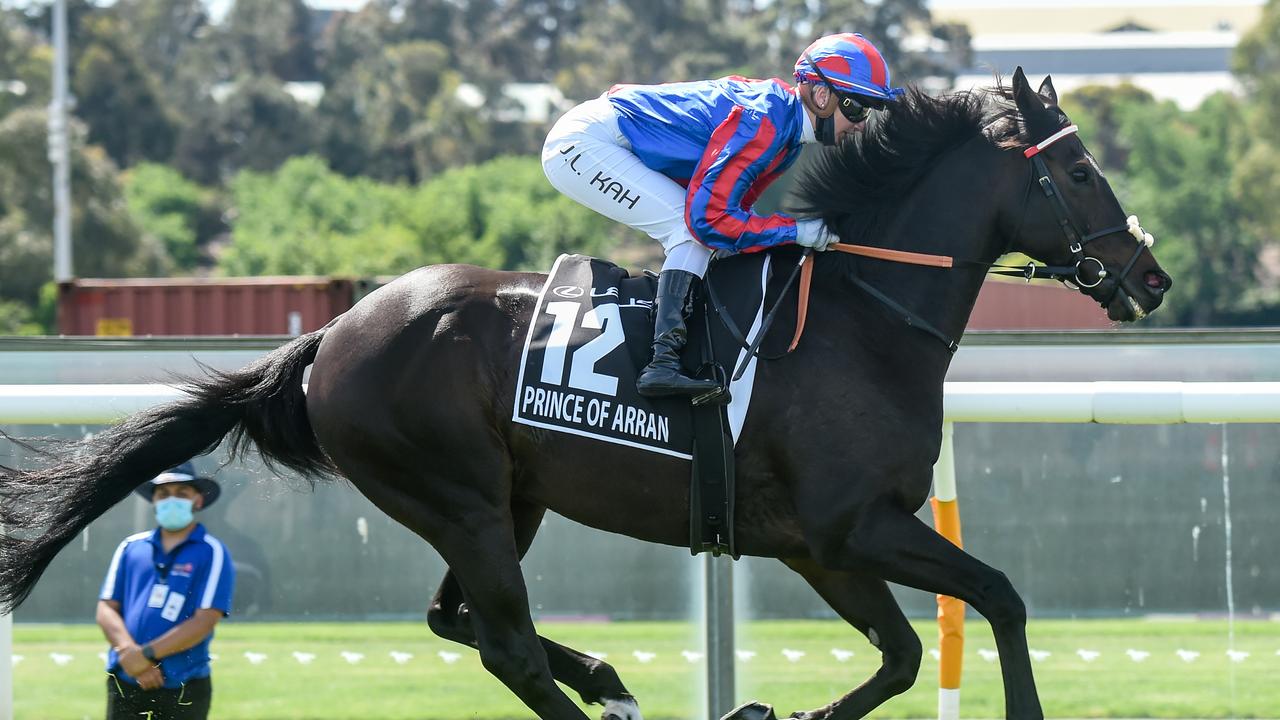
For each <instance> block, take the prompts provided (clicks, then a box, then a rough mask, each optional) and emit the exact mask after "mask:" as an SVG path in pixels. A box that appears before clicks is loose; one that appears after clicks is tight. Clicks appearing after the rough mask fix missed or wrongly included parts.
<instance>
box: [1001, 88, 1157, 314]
mask: <svg viewBox="0 0 1280 720" xmlns="http://www.w3.org/2000/svg"><path fill="white" fill-rule="evenodd" d="M1006 95H1011V96H1012V100H1013V102H1014V103H1015V104H1016V106H1017V118H1020V120H1021V123H1022V128H1021V129H1022V132H1021V133H1019V135H1020V136H1021V138H1022V142H1021V143H1020V145H1021V146H1022V147H1020V148H1019V149H1020V150H1022V155H1023V156H1024V157H1025V158H1026V160H1025V162H1027V165H1028V166H1029V167H1028V174H1029V178H1028V181H1027V185H1026V192H1025V193H1024V194H1023V195H1022V196H1021V197H1011V198H1008V199H1007V203H1006V205H1005V212H1004V213H1003V218H1004V222H1003V226H1004V229H1005V232H1006V237H1007V238H1008V242H1009V245H1008V246H1009V248H1010V249H1012V250H1016V251H1018V252H1021V253H1024V254H1026V255H1028V256H1030V257H1032V258H1035V259H1036V260H1040V261H1042V262H1045V263H1047V264H1049V265H1050V266H1052V268H1051V269H1052V270H1053V271H1054V272H1049V273H1042V274H1040V275H1039V276H1047V277H1056V278H1057V279H1061V280H1064V281H1066V282H1068V283H1070V284H1072V285H1075V286H1076V287H1078V288H1079V289H1080V291H1081V292H1083V293H1085V294H1087V295H1088V296H1090V297H1091V298H1093V299H1094V300H1097V301H1098V303H1099V304H1101V305H1102V307H1103V308H1105V309H1106V311H1107V317H1109V318H1111V319H1112V320H1122V321H1128V320H1138V319H1141V318H1143V317H1146V316H1147V315H1148V314H1149V313H1150V312H1151V311H1153V310H1155V309H1156V308H1157V307H1159V306H1160V303H1161V301H1163V299H1164V294H1165V293H1166V292H1167V291H1168V290H1169V288H1170V287H1172V285H1173V281H1172V280H1171V279H1170V278H1169V276H1168V275H1167V274H1165V272H1164V271H1163V270H1161V269H1160V265H1159V264H1158V263H1157V262H1156V259H1155V257H1154V256H1152V254H1151V245H1152V243H1153V242H1154V239H1153V238H1152V236H1151V234H1150V233H1148V232H1146V231H1145V230H1143V229H1142V226H1141V225H1140V224H1139V223H1138V220H1137V218H1136V217H1135V216H1132V215H1128V214H1126V213H1125V211H1124V209H1123V208H1122V207H1121V206H1120V201H1119V200H1117V199H1116V196H1115V193H1114V192H1113V191H1112V189H1111V185H1110V184H1109V183H1108V182H1107V178H1106V176H1105V175H1104V174H1103V172H1102V168H1101V167H1099V166H1098V163H1097V161H1096V160H1095V159H1094V158H1093V155H1091V154H1090V153H1089V151H1088V150H1087V149H1086V148H1085V146H1084V143H1083V142H1082V141H1081V140H1080V137H1079V136H1078V135H1077V134H1076V132H1075V126H1074V125H1072V124H1071V121H1070V119H1069V118H1068V117H1067V115H1066V113H1064V112H1063V111H1062V109H1061V108H1059V107H1058V94H1057V92H1056V91H1055V90H1054V88H1053V81H1052V79H1051V78H1049V77H1047V76H1046V77H1045V79H1044V82H1043V83H1041V85H1040V88H1039V90H1038V91H1033V90H1032V89H1031V86H1030V84H1028V82H1027V77H1026V75H1025V74H1024V73H1023V71H1022V68H1021V67H1019V68H1018V69H1017V71H1015V72H1014V75H1013V87H1012V88H1011V89H1010V90H1008V91H1006ZM1014 121H1015V122H1016V121H1017V120H1016V119H1015V120H1014ZM1028 140H1030V142H1031V143H1032V144H1031V145H1030V147H1026V145H1027V141H1028ZM1020 162H1023V161H1022V160H1020Z"/></svg>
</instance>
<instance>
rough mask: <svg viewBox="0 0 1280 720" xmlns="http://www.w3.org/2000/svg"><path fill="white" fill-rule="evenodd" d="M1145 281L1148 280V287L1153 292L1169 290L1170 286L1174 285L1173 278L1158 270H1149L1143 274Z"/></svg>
mask: <svg viewBox="0 0 1280 720" xmlns="http://www.w3.org/2000/svg"><path fill="white" fill-rule="evenodd" d="M1143 281H1144V282H1146V284H1147V288H1148V289H1150V290H1151V291H1152V292H1157V293H1163V292H1168V291H1169V288H1171V287H1173V278H1171V277H1169V276H1168V275H1165V274H1164V273H1162V272H1160V271H1158V270H1148V271H1147V274H1146V275H1144V276H1143Z"/></svg>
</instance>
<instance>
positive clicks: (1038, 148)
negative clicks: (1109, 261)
mask: <svg viewBox="0 0 1280 720" xmlns="http://www.w3.org/2000/svg"><path fill="white" fill-rule="evenodd" d="M1078 131H1079V128H1078V127H1077V126H1075V125H1068V126H1067V127H1065V128H1062V129H1061V130H1059V131H1058V132H1056V133H1054V134H1052V135H1050V136H1049V137H1047V138H1045V139H1044V140H1043V141H1041V142H1040V143H1038V144H1036V145H1033V146H1031V147H1029V148H1027V149H1026V150H1024V151H1023V152H1022V155H1023V156H1024V157H1026V158H1027V159H1029V160H1030V161H1031V180H1030V182H1029V183H1028V184H1027V193H1026V195H1025V196H1024V197H1023V205H1022V213H1021V217H1020V218H1019V220H1018V228H1017V229H1016V230H1015V231H1014V234H1013V237H1014V238H1015V239H1016V238H1017V237H1018V235H1019V234H1020V233H1021V232H1022V222H1023V220H1024V219H1025V218H1026V212H1027V205H1028V204H1029V203H1030V197H1031V189H1032V188H1033V187H1035V186H1036V185H1039V186H1040V190H1041V191H1042V192H1043V193H1044V196H1045V198H1046V199H1048V201H1049V207H1050V208H1052V209H1053V214H1054V216H1055V218H1056V219H1057V221H1058V227H1060V228H1062V233H1063V234H1064V235H1065V236H1066V238H1067V243H1068V245H1067V249H1068V250H1069V251H1070V252H1071V255H1072V260H1073V261H1074V264H1073V265H1068V266H1053V265H1035V264H1029V265H1027V266H1026V267H1025V268H1022V269H1021V270H1020V271H1018V272H1016V273H1011V272H1000V271H997V272H996V273H995V274H997V275H1021V276H1023V277H1025V278H1026V279H1027V280H1031V279H1032V278H1045V279H1049V280H1058V281H1059V282H1062V283H1064V284H1072V285H1075V286H1076V287H1077V288H1079V289H1080V290H1081V291H1082V292H1083V291H1084V290H1088V289H1092V288H1095V287H1097V286H1099V285H1101V284H1102V282H1103V281H1104V280H1106V278H1107V277H1108V276H1109V273H1108V272H1107V269H1106V266H1105V265H1103V264H1102V261H1101V260H1099V259H1098V258H1096V257H1093V256H1092V255H1087V254H1085V246H1086V245H1088V244H1089V243H1090V242H1093V241H1094V240H1097V239H1098V238H1101V237H1106V236H1108V235H1114V234H1116V233H1121V232H1123V233H1129V234H1130V235H1132V236H1133V237H1134V239H1135V240H1136V241H1137V246H1138V247H1137V249H1136V250H1134V253H1133V256H1132V257H1130V258H1129V261H1128V262H1126V263H1125V265H1124V268H1123V269H1122V270H1121V271H1120V276H1119V277H1117V278H1116V279H1115V286H1114V287H1113V288H1112V289H1111V294H1109V295H1108V296H1107V298H1106V299H1105V300H1099V302H1100V303H1101V304H1102V306H1103V307H1106V306H1107V305H1110V304H1111V302H1112V301H1113V300H1115V297H1116V294H1117V293H1120V292H1123V290H1122V285H1123V284H1124V279H1125V278H1126V277H1128V275H1129V271H1131V270H1133V266H1134V265H1135V264H1137V262H1138V258H1139V257H1140V256H1141V255H1142V251H1143V250H1144V249H1146V248H1149V247H1151V245H1152V244H1153V243H1154V242H1155V238H1153V237H1152V236H1151V233H1148V232H1146V231H1144V230H1143V229H1142V225H1141V224H1140V223H1139V222H1138V217H1137V216H1136V215H1130V216H1129V217H1128V218H1126V219H1125V224H1124V225H1113V226H1111V227H1107V228H1103V229H1101V230H1098V231H1097V232H1093V233H1089V234H1088V235H1084V234H1083V233H1081V232H1080V230H1079V228H1078V227H1076V224H1075V222H1074V221H1073V220H1072V219H1071V209H1070V208H1068V207H1067V203H1066V201H1065V200H1063V198H1062V192H1061V191H1060V190H1059V189H1058V186H1057V184H1056V183H1054V181H1053V176H1052V175H1051V174H1050V173H1049V166H1048V164H1046V163H1045V161H1044V158H1043V157H1041V156H1040V154H1041V152H1042V151H1044V149H1045V148H1047V147H1049V146H1050V145H1052V144H1054V143H1055V142H1057V141H1059V140H1061V139H1062V138H1064V137H1067V136H1068V135H1073V134H1075V133H1076V132H1078ZM1090 264H1093V265H1096V266H1097V274H1096V278H1095V279H1094V280H1093V282H1089V281H1087V280H1086V279H1085V278H1084V276H1083V274H1082V271H1083V270H1084V268H1085V267H1088V266H1089V265H1090ZM992 267H1001V266H992Z"/></svg>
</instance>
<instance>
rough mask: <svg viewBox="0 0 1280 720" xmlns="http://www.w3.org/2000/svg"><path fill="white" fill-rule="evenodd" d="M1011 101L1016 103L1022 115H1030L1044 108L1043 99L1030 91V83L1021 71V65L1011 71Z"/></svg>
mask: <svg viewBox="0 0 1280 720" xmlns="http://www.w3.org/2000/svg"><path fill="white" fill-rule="evenodd" d="M1013 101H1014V102H1015V103H1017V104H1018V110H1019V111H1020V112H1022V116H1023V117H1031V116H1032V115H1033V114H1035V112H1036V111H1038V110H1043V109H1044V101H1043V100H1041V99H1040V98H1039V97H1037V96H1036V94H1035V93H1033V92H1031V84H1030V83H1028V82H1027V75H1026V73H1024V72H1022V66H1021V65H1019V66H1018V69H1017V70H1014V71H1013Z"/></svg>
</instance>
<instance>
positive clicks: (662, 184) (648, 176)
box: [542, 98, 713, 277]
mask: <svg viewBox="0 0 1280 720" xmlns="http://www.w3.org/2000/svg"><path fill="white" fill-rule="evenodd" d="M542 169H543V171H544V172H545V173H546V174H547V179H548V180H550V181H551V184H552V185H553V186H555V188H556V189H557V190H559V191H560V192H562V193H564V194H565V195H568V196H569V197H571V198H573V199H574V200H576V201H578V202H579V203H582V204H583V205H586V206H587V207H589V208H591V209H592V210H595V211H596V212H598V213H600V214H601V215H604V216H605V217H607V218H609V219H610V220H615V221H617V222H620V223H622V224H624V225H627V226H628V227H632V228H635V229H636V230H639V231H641V232H643V233H646V234H648V235H649V237H652V238H653V239H655V240H657V241H658V242H660V243H662V249H663V250H664V251H665V252H666V254H667V259H666V262H664V263H663V264H662V269H663V270H673V269H674V270H685V271H687V272H691V273H693V274H695V275H697V276H698V277H702V275H703V274H704V273H705V272H706V271H707V264H708V263H709V262H710V261H711V254H712V252H713V251H712V250H711V249H710V248H708V247H706V246H705V245H703V244H702V243H700V242H698V241H697V240H695V239H694V238H693V235H692V234H690V232H689V228H688V227H687V226H686V225H685V222H684V198H685V190H684V188H682V187H680V185H678V184H677V183H676V182H675V181H674V180H672V179H671V178H668V177H667V176H665V175H663V174H662V173H659V172H656V171H654V170H650V169H649V168H647V167H645V165H644V163H642V162H640V158H638V157H636V156H635V153H633V152H631V146H630V144H629V143H627V139H626V138H625V137H624V136H623V135H622V133H621V132H620V131H619V130H618V116H617V113H616V112H615V111H614V109H613V106H612V105H611V104H610V103H609V101H608V100H607V99H605V98H597V99H595V100H588V101H587V102H584V103H582V104H581V105H579V106H577V107H575V108H574V109H572V110H570V111H569V112H568V113H566V114H565V115H564V117H562V118H560V120H558V121H557V122H556V124H555V126H554V127H552V128H551V133H550V134H548V135H547V140H546V143H544V144H543V146H542Z"/></svg>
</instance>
